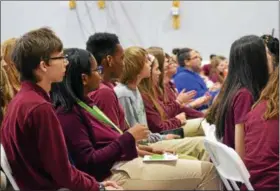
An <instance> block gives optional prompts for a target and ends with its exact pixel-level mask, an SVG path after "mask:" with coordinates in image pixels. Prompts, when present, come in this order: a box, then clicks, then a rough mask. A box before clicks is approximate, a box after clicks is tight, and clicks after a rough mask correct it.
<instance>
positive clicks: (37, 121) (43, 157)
mask: <svg viewBox="0 0 280 191" xmlns="http://www.w3.org/2000/svg"><path fill="white" fill-rule="evenodd" d="M1 141H2V144H3V147H4V149H5V152H6V154H7V158H8V161H9V164H10V166H11V169H12V172H13V176H14V178H15V181H16V183H17V184H18V186H19V188H20V189H21V190H57V189H59V188H68V189H70V190H92V191H98V190H99V189H98V183H97V182H96V180H95V179H94V178H93V177H91V176H89V175H87V174H85V173H83V172H81V171H79V170H77V169H76V168H75V167H73V166H71V164H70V162H69V160H68V154H67V148H66V144H65V140H64V136H63V132H62V128H61V126H60V123H59V121H58V119H57V117H56V114H55V111H54V108H53V107H52V104H51V102H50V98H49V95H48V94H47V93H46V92H45V91H44V90H43V89H42V88H41V87H39V86H38V85H36V84H34V83H31V82H23V83H22V88H21V90H20V91H19V92H18V93H17V95H16V96H15V97H14V98H13V100H12V101H11V102H10V104H9V106H8V110H7V113H6V116H5V118H4V120H3V123H2V128H1Z"/></svg>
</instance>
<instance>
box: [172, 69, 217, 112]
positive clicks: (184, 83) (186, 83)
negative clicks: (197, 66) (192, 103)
mask: <svg viewBox="0 0 280 191" xmlns="http://www.w3.org/2000/svg"><path fill="white" fill-rule="evenodd" d="M173 80H174V83H175V85H176V88H177V89H178V91H179V92H181V91H182V90H183V89H186V91H191V90H195V91H196V92H197V94H196V96H195V97H194V99H196V98H199V97H202V96H204V95H205V93H206V92H209V90H208V88H207V86H206V84H205V82H204V80H203V78H202V77H201V76H200V75H199V74H197V73H196V72H193V71H191V70H188V69H186V68H184V67H179V68H178V70H177V73H176V74H175V75H174V77H173ZM209 93H210V94H211V96H212V99H213V98H214V97H215V95H216V94H217V91H215V92H209ZM207 107H208V106H206V105H205V106H202V107H201V108H198V109H199V110H201V109H206V108H207Z"/></svg>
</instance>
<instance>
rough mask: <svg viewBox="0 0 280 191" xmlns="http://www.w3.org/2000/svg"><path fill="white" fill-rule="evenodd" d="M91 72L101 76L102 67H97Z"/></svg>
mask: <svg viewBox="0 0 280 191" xmlns="http://www.w3.org/2000/svg"><path fill="white" fill-rule="evenodd" d="M92 71H93V72H98V74H102V73H103V67H102V66H98V67H97V68H96V69H95V70H92Z"/></svg>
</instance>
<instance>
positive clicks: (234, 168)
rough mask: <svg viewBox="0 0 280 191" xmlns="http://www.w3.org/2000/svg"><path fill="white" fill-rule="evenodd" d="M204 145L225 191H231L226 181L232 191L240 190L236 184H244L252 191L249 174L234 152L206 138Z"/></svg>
mask: <svg viewBox="0 0 280 191" xmlns="http://www.w3.org/2000/svg"><path fill="white" fill-rule="evenodd" d="M204 145H205V149H206V151H207V152H208V153H209V155H210V157H211V160H212V162H213V164H214V165H215V167H216V169H217V171H218V173H219V175H220V177H221V179H222V181H223V183H224V185H225V187H226V189H227V190H233V189H232V187H231V186H230V184H229V182H228V180H229V181H230V183H231V185H232V186H233V188H234V190H240V189H239V187H238V186H237V184H236V182H242V183H244V184H245V185H246V187H247V189H248V190H250V191H251V190H254V188H253V186H252V184H251V183H250V181H249V178H250V174H249V172H248V170H247V168H246V166H245V164H244V163H243V161H242V160H241V158H240V157H239V155H238V154H237V153H236V152H235V150H233V149H232V148H230V147H228V146H226V145H224V144H222V143H220V142H218V141H215V140H211V139H209V138H207V137H205V139H204Z"/></svg>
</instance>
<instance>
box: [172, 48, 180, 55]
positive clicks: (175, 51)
mask: <svg viewBox="0 0 280 191" xmlns="http://www.w3.org/2000/svg"><path fill="white" fill-rule="evenodd" d="M180 50H181V49H180V48H173V49H172V53H173V54H175V55H177V54H178V53H179V52H180Z"/></svg>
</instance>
